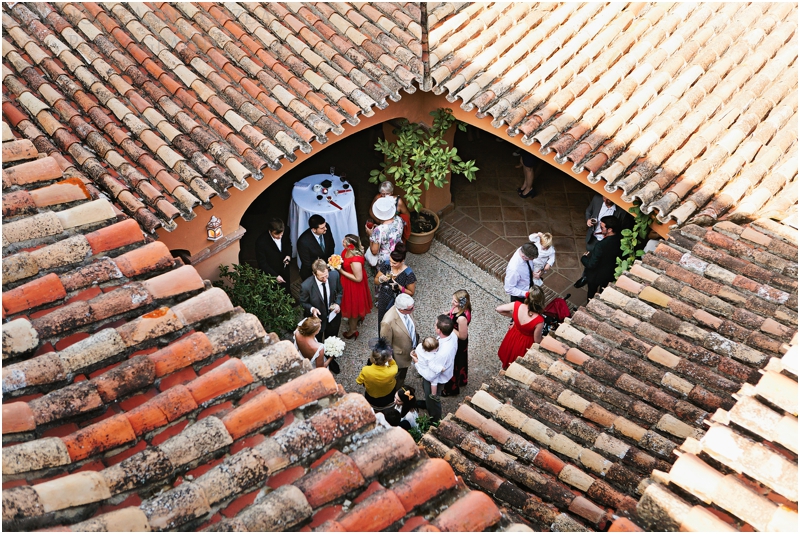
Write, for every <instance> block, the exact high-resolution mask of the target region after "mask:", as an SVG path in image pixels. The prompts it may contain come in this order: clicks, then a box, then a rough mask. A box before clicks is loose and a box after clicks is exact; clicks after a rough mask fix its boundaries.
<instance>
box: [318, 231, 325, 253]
mask: <svg viewBox="0 0 800 534" xmlns="http://www.w3.org/2000/svg"><path fill="white" fill-rule="evenodd" d="M317 241H319V248H321V249H322V252H325V243H324V242H323V241H322V236H321V235H318V236H317Z"/></svg>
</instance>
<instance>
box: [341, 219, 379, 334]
mask: <svg viewBox="0 0 800 534" xmlns="http://www.w3.org/2000/svg"><path fill="white" fill-rule="evenodd" d="M342 247H344V249H343V250H342V266H341V267H340V268H339V274H340V275H341V279H342V317H346V318H347V325H348V327H347V332H344V333H342V337H344V338H345V339H357V338H358V324H359V323H360V322H361V321H363V320H364V317H366V316H367V314H368V313H369V312H371V311H372V293H371V292H370V289H369V281H368V280H367V272H366V270H365V269H364V247H362V246H361V239H359V237H358V236H357V235H353V234H347V235H346V236H344V240H342Z"/></svg>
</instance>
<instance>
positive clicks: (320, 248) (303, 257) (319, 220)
mask: <svg viewBox="0 0 800 534" xmlns="http://www.w3.org/2000/svg"><path fill="white" fill-rule="evenodd" d="M334 248H335V246H334V243H333V234H332V233H331V232H329V231H328V223H326V222H325V219H324V218H323V217H322V215H312V216H311V217H309V218H308V230H306V231H305V232H303V233H302V234H300V237H298V238H297V255H298V256H300V278H302V279H303V280H305V279H307V278H308V277H309V276H311V264H312V263H314V260H317V259H320V258H321V259H323V260H325V262H326V263H327V261H328V258H330V257H331V256H332V255H333V251H334Z"/></svg>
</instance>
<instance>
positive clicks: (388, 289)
mask: <svg viewBox="0 0 800 534" xmlns="http://www.w3.org/2000/svg"><path fill="white" fill-rule="evenodd" d="M378 267H379V270H378V273H377V274H376V275H375V285H376V286H378V288H377V293H378V333H379V334H380V329H381V321H382V320H383V316H384V315H385V314H386V312H387V311H389V308H391V307H392V306H394V298H395V297H396V296H397V295H399V294H400V293H405V294H407V295H408V296H410V297H413V296H414V292H415V290H416V287H417V276H416V275H415V274H414V271H412V270H411V267H409V266H407V265H406V246H405V244H404V243H398V244H397V245H395V247H394V250H393V251H392V253H391V254H390V255H389V262H388V263H382V264H379V265H378Z"/></svg>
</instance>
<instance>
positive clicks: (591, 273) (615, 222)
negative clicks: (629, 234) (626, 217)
mask: <svg viewBox="0 0 800 534" xmlns="http://www.w3.org/2000/svg"><path fill="white" fill-rule="evenodd" d="M620 226H621V225H620V222H619V219H617V218H616V217H614V216H613V215H606V216H605V217H603V218H602V219H601V220H600V231H601V232H602V233H603V240H602V241H598V242H597V244H596V245H595V247H594V248H593V249H592V250H591V251H587V252H586V253H584V255H583V256H582V257H581V263H582V264H583V266H584V268H585V270H584V273H585V274H584V277H585V278H586V283H587V284H588V285H589V287H588V295H587V296H588V297H589V298H592V297H594V295H595V293H597V290H598V289H602V288H604V287H605V286H606V284H608V283H609V282H611V281H613V280H614V271H615V270H616V268H617V256H619V253H620V241H622V235H620V231H621V230H620Z"/></svg>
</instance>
